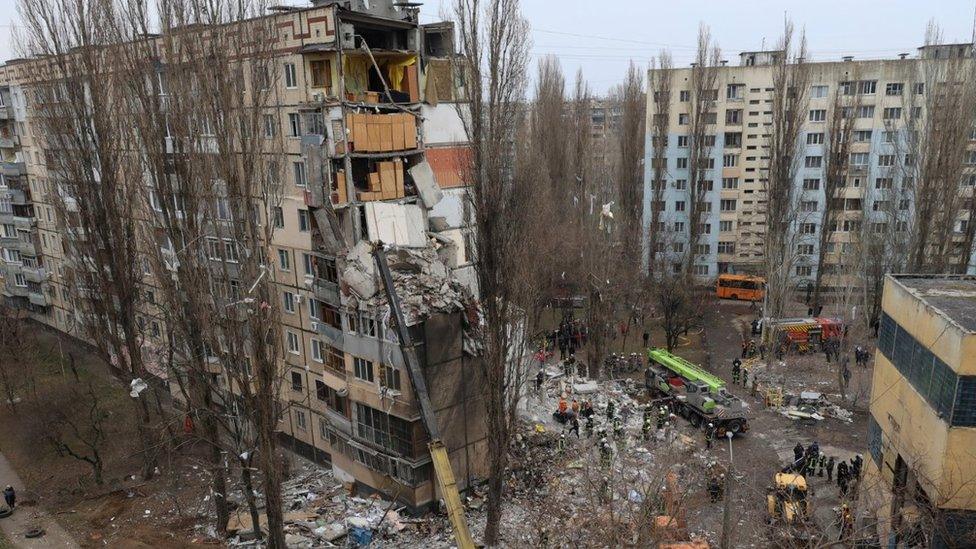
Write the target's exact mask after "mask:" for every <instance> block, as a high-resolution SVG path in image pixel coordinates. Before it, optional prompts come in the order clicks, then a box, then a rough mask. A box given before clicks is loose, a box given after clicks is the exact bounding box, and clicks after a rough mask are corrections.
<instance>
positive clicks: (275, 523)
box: [258, 402, 285, 549]
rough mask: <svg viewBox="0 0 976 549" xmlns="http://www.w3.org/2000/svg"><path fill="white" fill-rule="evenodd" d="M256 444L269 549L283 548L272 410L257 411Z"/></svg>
mask: <svg viewBox="0 0 976 549" xmlns="http://www.w3.org/2000/svg"><path fill="white" fill-rule="evenodd" d="M261 406H262V408H263V407H265V406H269V407H270V406H273V404H272V403H270V402H267V403H261ZM258 415H259V417H260V418H261V419H259V425H258V431H259V433H258V444H259V445H260V453H261V455H260V456H259V458H260V459H259V460H258V466H259V467H260V468H261V474H262V475H264V508H265V513H266V514H267V515H268V547H269V548H270V549H285V532H284V515H283V511H282V498H281V469H280V467H278V464H277V463H276V459H277V441H276V440H275V438H274V437H275V434H274V433H275V431H274V426H275V423H276V420H275V418H274V413H273V411H270V410H265V409H261V410H259V411H258Z"/></svg>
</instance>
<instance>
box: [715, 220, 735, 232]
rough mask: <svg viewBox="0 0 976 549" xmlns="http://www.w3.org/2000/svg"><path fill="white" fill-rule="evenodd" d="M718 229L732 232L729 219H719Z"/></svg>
mask: <svg viewBox="0 0 976 549" xmlns="http://www.w3.org/2000/svg"><path fill="white" fill-rule="evenodd" d="M718 230H719V231H720V232H723V233H728V232H732V222H731V221H719V222H718Z"/></svg>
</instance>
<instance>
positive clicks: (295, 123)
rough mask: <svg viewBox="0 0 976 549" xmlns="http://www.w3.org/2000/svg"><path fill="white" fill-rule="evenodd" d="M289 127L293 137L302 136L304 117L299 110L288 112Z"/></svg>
mask: <svg viewBox="0 0 976 549" xmlns="http://www.w3.org/2000/svg"><path fill="white" fill-rule="evenodd" d="M288 128H289V130H290V131H291V136H292V137H301V136H302V119H301V118H300V117H299V116H298V113H297V112H291V113H288Z"/></svg>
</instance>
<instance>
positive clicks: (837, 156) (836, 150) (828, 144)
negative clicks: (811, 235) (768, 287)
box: [812, 72, 861, 304]
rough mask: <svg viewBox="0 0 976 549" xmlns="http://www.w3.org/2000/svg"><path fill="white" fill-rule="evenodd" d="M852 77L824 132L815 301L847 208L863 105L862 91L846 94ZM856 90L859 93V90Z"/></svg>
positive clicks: (837, 93)
mask: <svg viewBox="0 0 976 549" xmlns="http://www.w3.org/2000/svg"><path fill="white" fill-rule="evenodd" d="M849 76H853V77H852V78H850V79H851V82H847V86H844V85H838V86H836V87H835V89H834V97H833V101H832V102H831V105H830V110H829V112H828V114H827V116H828V121H827V129H826V132H824V156H823V173H824V177H823V191H824V201H823V210H822V211H821V214H820V219H819V224H818V225H819V229H820V241H819V246H818V254H817V272H816V275H815V276H816V278H815V280H814V287H813V299H812V303H813V304H820V303H821V299H822V297H821V293H822V292H823V286H824V272H825V271H826V267H825V265H826V262H827V259H828V258H829V257H831V255H832V254H830V255H829V251H828V244H829V243H830V242H831V241H832V237H833V235H834V234H835V230H834V227H835V225H836V224H837V221H838V219H839V217H840V216H839V214H840V212H841V211H843V209H844V208H843V205H844V198H843V196H842V195H841V194H842V190H843V189H844V188H845V187H846V186H847V173H848V167H849V166H850V156H851V143H852V141H853V137H854V121H855V120H856V113H855V112H853V111H856V110H857V109H858V107H860V104H861V101H860V97H861V95H860V94H858V93H845V91H852V90H851V88H852V86H853V83H854V82H856V80H857V79H856V72H855V73H853V75H849ZM853 91H854V92H856V90H853Z"/></svg>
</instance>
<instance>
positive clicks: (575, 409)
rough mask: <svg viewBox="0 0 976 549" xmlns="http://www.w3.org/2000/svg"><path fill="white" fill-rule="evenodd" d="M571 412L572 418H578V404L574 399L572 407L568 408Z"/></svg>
mask: <svg viewBox="0 0 976 549" xmlns="http://www.w3.org/2000/svg"><path fill="white" fill-rule="evenodd" d="M570 409H571V410H573V416H578V415H579V413H580V403H579V401H577V400H576V399H575V398H574V399H573V405H572V406H571V407H570Z"/></svg>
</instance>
